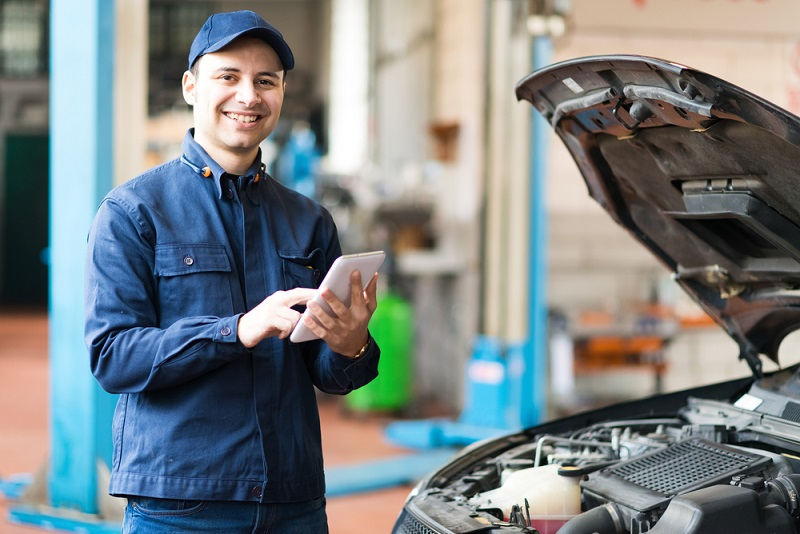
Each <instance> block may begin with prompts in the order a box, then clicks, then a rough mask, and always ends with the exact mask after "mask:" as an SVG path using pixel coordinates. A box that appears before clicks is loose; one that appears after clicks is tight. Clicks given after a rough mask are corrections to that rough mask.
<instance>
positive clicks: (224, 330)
mask: <svg viewBox="0 0 800 534" xmlns="http://www.w3.org/2000/svg"><path fill="white" fill-rule="evenodd" d="M219 333H220V334H222V335H223V336H229V335H231V327H230V326H223V327H222V330H220V331H219ZM258 491H261V488H259V489H258Z"/></svg>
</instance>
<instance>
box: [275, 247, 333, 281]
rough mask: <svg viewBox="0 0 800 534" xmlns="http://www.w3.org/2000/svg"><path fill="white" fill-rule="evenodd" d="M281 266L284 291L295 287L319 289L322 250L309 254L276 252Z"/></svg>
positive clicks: (315, 250)
mask: <svg viewBox="0 0 800 534" xmlns="http://www.w3.org/2000/svg"><path fill="white" fill-rule="evenodd" d="M278 256H280V258H281V263H282V264H283V265H282V267H283V283H284V287H285V289H294V288H296V287H311V288H317V287H319V284H320V282H322V264H323V257H322V250H321V249H314V250H313V251H311V253H310V254H297V253H294V252H281V251H278Z"/></svg>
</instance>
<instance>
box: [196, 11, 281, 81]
mask: <svg viewBox="0 0 800 534" xmlns="http://www.w3.org/2000/svg"><path fill="white" fill-rule="evenodd" d="M243 35H252V36H253V37H258V38H259V39H261V40H263V41H264V42H265V43H267V44H268V45H270V46H271V47H272V49H273V50H275V53H276V54H278V58H279V59H280V60H281V63H282V64H283V70H287V71H288V70H291V69H292V68H293V67H294V55H292V50H291V49H290V48H289V45H288V44H286V41H285V40H284V39H283V35H281V32H279V31H278V30H276V29H275V27H274V26H272V24H270V23H269V22H267V21H266V20H264V19H263V18H261V16H260V15H258V14H257V13H254V12H252V11H246V10H245V11H232V12H228V13H215V14H214V15H211V16H210V17H208V20H206V22H205V24H203V27H202V28H200V31H199V32H198V33H197V36H196V37H195V38H194V41H193V42H192V47H191V48H190V49H189V68H190V69H191V68H192V66H193V65H194V64H195V62H196V61H197V58H199V57H200V56H202V55H203V54H209V53H211V52H216V51H218V50H222V49H223V48H224V47H226V46H227V45H229V44H230V43H231V42H232V41H233V40H234V39H236V38H238V37H241V36H243Z"/></svg>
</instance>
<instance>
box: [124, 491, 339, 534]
mask: <svg viewBox="0 0 800 534" xmlns="http://www.w3.org/2000/svg"><path fill="white" fill-rule="evenodd" d="M195 532H209V533H210V532H213V533H225V534H256V533H271V534H327V532H328V517H327V515H326V514H325V497H320V498H318V499H314V500H312V501H307V502H298V503H277V504H259V503H256V502H232V501H185V500H176V499H153V498H150V497H130V498H129V499H128V506H127V507H126V508H125V520H124V522H123V524H122V533H123V534H166V533H170V534H172V533H177V534H192V533H195Z"/></svg>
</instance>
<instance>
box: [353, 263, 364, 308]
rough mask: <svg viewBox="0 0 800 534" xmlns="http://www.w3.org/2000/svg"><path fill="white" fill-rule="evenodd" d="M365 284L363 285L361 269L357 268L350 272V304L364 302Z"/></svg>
mask: <svg viewBox="0 0 800 534" xmlns="http://www.w3.org/2000/svg"><path fill="white" fill-rule="evenodd" d="M363 287H364V286H363V285H361V271H359V270H357V269H356V270H355V271H353V272H352V273H350V305H351V306H352V305H353V304H356V303H357V302H363V301H364V297H363V296H362V294H361V293H362V288H363Z"/></svg>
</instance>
